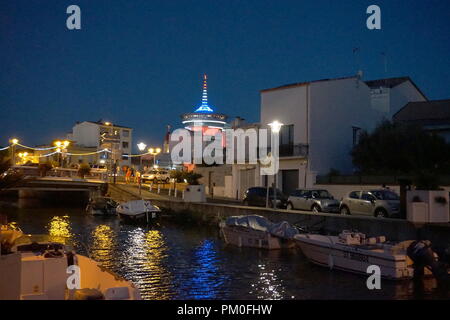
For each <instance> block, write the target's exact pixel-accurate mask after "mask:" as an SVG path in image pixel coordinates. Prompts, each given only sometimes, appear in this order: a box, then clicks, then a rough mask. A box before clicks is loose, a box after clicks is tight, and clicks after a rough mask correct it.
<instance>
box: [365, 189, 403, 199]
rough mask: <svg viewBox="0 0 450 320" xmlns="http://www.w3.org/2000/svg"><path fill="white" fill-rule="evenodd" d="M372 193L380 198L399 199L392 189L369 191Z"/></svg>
mask: <svg viewBox="0 0 450 320" xmlns="http://www.w3.org/2000/svg"><path fill="white" fill-rule="evenodd" d="M371 192H372V194H373V195H374V196H375V197H377V198H378V199H380V200H399V199H400V198H399V196H398V195H397V194H396V193H395V192H392V191H387V190H382V191H381V190H380V191H371Z"/></svg>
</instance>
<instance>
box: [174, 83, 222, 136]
mask: <svg viewBox="0 0 450 320" xmlns="http://www.w3.org/2000/svg"><path fill="white" fill-rule="evenodd" d="M207 80H208V77H207V75H206V74H204V75H203V92H202V104H201V105H200V106H199V107H197V108H196V109H195V111H194V112H192V113H185V114H183V115H181V121H182V123H183V125H184V126H185V128H186V129H188V130H191V131H199V130H201V131H203V132H204V133H206V132H209V133H213V132H214V131H217V130H223V128H224V127H225V125H226V120H227V116H226V115H224V114H220V113H216V112H214V110H213V108H211V106H209V105H208V83H207Z"/></svg>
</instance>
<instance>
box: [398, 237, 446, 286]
mask: <svg viewBox="0 0 450 320" xmlns="http://www.w3.org/2000/svg"><path fill="white" fill-rule="evenodd" d="M406 253H407V254H408V257H409V258H410V259H411V260H412V261H413V262H414V278H415V279H417V278H419V277H422V276H423V275H424V268H425V267H428V268H430V269H431V272H432V273H433V276H434V277H435V278H436V280H437V281H438V283H440V284H446V285H449V284H450V277H449V275H448V271H447V266H446V265H445V264H444V263H442V262H440V261H439V260H438V259H437V257H436V255H435V253H434V251H433V250H432V249H431V242H430V241H428V240H418V241H414V242H413V243H411V244H410V245H409V247H408V249H407V251H406Z"/></svg>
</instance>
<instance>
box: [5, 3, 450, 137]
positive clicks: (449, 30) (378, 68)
mask: <svg viewBox="0 0 450 320" xmlns="http://www.w3.org/2000/svg"><path fill="white" fill-rule="evenodd" d="M71 4H76V5H78V6H80V8H81V26H82V29H81V30H79V31H70V30H68V29H67V28H66V19H67V17H68V14H66V8H67V7H68V6H69V5H71ZM371 4H377V5H379V6H380V7H381V16H382V30H368V29H367V27H366V19H367V17H368V15H367V14H366V8H367V7H368V6H369V5H371ZM355 47H359V48H360V51H359V60H360V68H361V69H362V70H363V71H364V79H366V80H371V79H376V78H383V77H385V76H388V77H396V76H410V77H411V78H412V79H413V81H414V82H415V83H416V84H417V85H418V86H419V87H420V88H421V89H422V90H423V92H424V93H425V94H426V95H427V97H428V98H429V99H445V98H450V1H449V0H442V1H433V0H421V1H398V0H389V1H379V0H376V1H375V0H371V1H355V0H352V1H335V0H333V1H320V0H314V1H309V0H295V1H265V0H255V1H253V0H252V1H250V0H241V1H237V0H209V1H181V0H180V1H179V0H161V1H154V0H142V1H140V0H120V1H119V0H87V1H84V0H71V1H65V0H41V1H36V0H0V108H1V119H0V145H5V144H7V141H8V139H9V138H10V137H12V136H16V137H18V138H20V139H21V141H22V142H23V143H24V144H27V145H34V144H42V143H48V142H49V141H50V140H51V139H54V138H61V137H64V136H65V133H66V132H68V131H70V130H71V128H72V126H73V124H74V123H75V122H76V121H83V120H93V121H96V120H99V119H104V120H108V121H111V122H113V123H116V124H121V125H125V126H131V127H133V128H134V129H135V131H134V142H135V143H137V142H139V141H145V142H146V143H147V144H148V145H157V144H161V142H162V138H163V136H164V133H165V126H166V125H167V124H171V125H172V126H175V127H178V126H179V123H180V118H179V116H180V114H181V113H183V112H191V111H193V110H194V107H195V106H197V105H199V104H200V102H201V86H202V83H201V81H202V74H203V73H205V72H206V73H207V74H208V76H209V101H210V104H211V105H212V106H214V107H215V111H217V112H222V113H226V114H228V115H229V116H230V117H235V116H237V115H239V116H241V117H244V118H246V119H247V120H248V121H258V118H259V103H260V96H259V90H261V89H265V88H270V87H274V86H279V85H283V84H288V83H294V82H302V81H308V80H317V79H323V78H333V77H343V76H350V75H353V74H355V73H356V71H357V70H358V68H359V67H358V66H357V63H356V59H355V56H354V54H353V48H355ZM382 52H385V53H386V54H387V58H388V64H387V66H388V70H387V73H385V70H384V63H383V56H382V55H381V53H382ZM135 143H134V144H135Z"/></svg>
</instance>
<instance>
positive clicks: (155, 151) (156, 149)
mask: <svg viewBox="0 0 450 320" xmlns="http://www.w3.org/2000/svg"><path fill="white" fill-rule="evenodd" d="M148 152H149V153H150V154H151V155H153V167H155V165H156V155H157V154H159V153H161V148H150V149H148Z"/></svg>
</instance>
